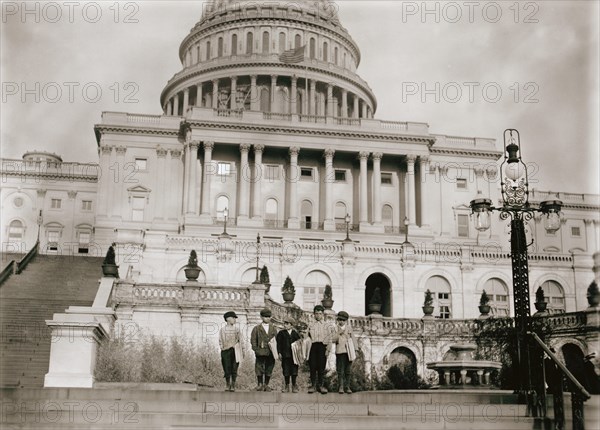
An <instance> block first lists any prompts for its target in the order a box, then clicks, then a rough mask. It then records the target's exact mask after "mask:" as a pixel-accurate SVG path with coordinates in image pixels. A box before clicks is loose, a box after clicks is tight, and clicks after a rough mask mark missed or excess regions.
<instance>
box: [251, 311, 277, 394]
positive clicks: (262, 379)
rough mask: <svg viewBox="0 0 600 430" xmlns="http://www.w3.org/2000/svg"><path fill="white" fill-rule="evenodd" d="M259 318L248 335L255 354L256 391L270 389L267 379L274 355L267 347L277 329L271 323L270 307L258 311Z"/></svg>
mask: <svg viewBox="0 0 600 430" xmlns="http://www.w3.org/2000/svg"><path fill="white" fill-rule="evenodd" d="M260 318H261V319H262V323H260V324H258V325H257V326H255V327H254V328H253V329H252V334H251V335H250V343H251V344H252V350H253V351H254V353H255V354H256V364H255V365H254V371H255V372H256V379H257V380H258V385H257V387H256V391H271V388H270V387H269V380H270V379H271V375H272V374H273V367H275V357H273V353H272V352H271V349H270V348H269V342H270V341H271V339H273V338H274V337H275V336H277V329H276V328H275V326H274V325H273V324H271V310H270V309H263V310H262V311H260Z"/></svg>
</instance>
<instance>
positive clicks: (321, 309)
mask: <svg viewBox="0 0 600 430" xmlns="http://www.w3.org/2000/svg"><path fill="white" fill-rule="evenodd" d="M319 311H321V312H325V308H324V307H323V306H321V305H317V306H315V307H314V308H313V312H319Z"/></svg>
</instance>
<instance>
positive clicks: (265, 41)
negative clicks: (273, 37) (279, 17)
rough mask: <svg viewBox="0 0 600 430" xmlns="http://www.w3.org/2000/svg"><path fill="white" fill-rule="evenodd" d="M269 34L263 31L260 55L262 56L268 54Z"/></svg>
mask: <svg viewBox="0 0 600 430" xmlns="http://www.w3.org/2000/svg"><path fill="white" fill-rule="evenodd" d="M269 42H270V41H269V32H268V31H264V32H263V34H262V53H263V54H268V53H269Z"/></svg>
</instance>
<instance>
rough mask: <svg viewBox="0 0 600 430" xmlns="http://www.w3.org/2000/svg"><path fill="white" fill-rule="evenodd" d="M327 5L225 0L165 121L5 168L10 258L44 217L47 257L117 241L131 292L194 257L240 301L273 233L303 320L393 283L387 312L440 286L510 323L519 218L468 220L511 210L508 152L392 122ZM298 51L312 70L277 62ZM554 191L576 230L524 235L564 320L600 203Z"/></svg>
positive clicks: (594, 244) (449, 299)
mask: <svg viewBox="0 0 600 430" xmlns="http://www.w3.org/2000/svg"><path fill="white" fill-rule="evenodd" d="M316 4H317V6H315V3H313V2H297V4H296V3H294V5H289V4H287V3H286V5H284V6H285V7H284V6H282V5H279V4H277V3H276V2H275V3H268V4H266V5H262V6H259V5H257V4H256V3H255V2H246V1H240V2H237V1H236V2H229V1H215V2H214V3H213V4H212V7H209V8H206V9H205V10H204V13H203V16H202V18H201V20H200V21H199V22H198V24H197V25H195V26H194V28H192V29H191V31H190V33H189V34H188V36H186V37H185V39H184V40H183V42H182V44H181V46H180V50H179V53H180V58H181V62H182V70H181V71H180V72H178V73H177V74H175V75H174V76H173V78H172V79H171V80H169V82H168V83H167V85H166V86H165V88H164V90H163V92H162V94H161V106H162V108H163V114H162V115H142V114H129V113H116V112H104V113H103V114H102V119H101V122H100V123H99V124H98V125H96V126H95V128H94V129H95V133H96V138H97V144H98V155H99V160H98V163H97V164H89V165H88V164H85V165H83V164H75V163H64V162H62V160H61V159H59V158H56V156H51V155H50V156H47V157H46V156H38V158H39V159H37V160H36V159H33V158H32V159H27V154H26V157H25V158H26V159H24V160H2V178H3V183H2V191H1V201H2V235H3V240H2V241H3V243H4V244H5V245H4V249H11V250H13V251H14V250H15V249H17V248H23V249H24V250H27V249H29V248H30V247H31V246H33V243H34V242H35V240H36V238H37V231H38V226H37V223H38V220H39V222H41V226H40V229H39V231H40V241H41V249H42V252H48V253H52V252H61V253H73V254H76V255H85V253H86V252H87V253H88V255H89V254H93V255H102V254H104V253H105V252H106V248H107V246H108V245H110V244H111V243H113V242H114V243H116V245H117V254H118V255H117V257H118V264H119V265H120V266H121V275H122V276H123V277H124V278H126V279H127V281H128V282H129V281H131V282H135V283H140V284H172V283H178V282H182V281H184V279H185V277H184V275H183V267H184V266H185V265H186V262H187V257H188V255H189V252H190V250H192V249H195V250H196V251H197V252H198V254H199V260H200V261H199V265H200V267H201V268H202V273H201V275H200V281H201V283H202V284H204V285H206V286H207V287H211V288H212V287H215V288H221V287H239V288H241V289H242V290H243V289H245V288H247V286H248V285H249V284H250V283H251V282H252V281H253V280H254V279H255V270H256V269H255V266H256V261H257V246H256V235H257V233H260V234H261V236H262V239H261V244H260V248H259V252H258V254H259V255H258V262H259V265H260V266H263V265H266V266H267V267H268V268H269V272H270V275H271V283H272V284H273V288H272V291H271V297H272V298H273V299H274V300H275V301H278V302H281V301H282V298H281V295H280V289H279V286H280V285H282V284H283V280H284V279H285V277H286V276H288V275H289V276H290V277H291V278H292V280H293V281H294V283H295V285H296V288H297V296H296V297H297V298H296V302H297V303H298V304H299V305H300V306H301V307H303V308H305V309H310V308H311V307H312V306H313V305H314V304H315V303H317V302H319V301H320V298H321V295H322V291H323V289H324V286H325V285H326V284H330V285H331V286H332V289H333V299H334V300H335V304H334V309H336V310H341V309H345V310H346V311H348V312H349V313H350V314H352V315H355V316H364V315H366V314H367V313H368V311H367V305H368V303H369V301H370V300H371V297H372V295H373V292H374V290H375V289H376V288H377V287H379V288H380V289H381V291H382V293H383V294H382V296H383V297H382V301H383V303H382V314H383V315H384V316H388V317H395V318H420V317H421V309H420V307H421V304H422V301H423V294H424V292H425V290H427V289H430V290H432V291H433V292H434V306H435V315H436V316H438V317H441V318H449V319H464V318H475V317H477V316H478V315H479V312H478V310H477V304H478V300H479V296H480V295H481V292H482V291H483V289H486V291H488V293H492V296H493V297H492V303H491V304H492V309H493V312H494V313H496V314H497V315H509V314H511V313H512V302H513V300H512V291H511V288H510V285H511V284H512V282H511V266H510V258H509V254H508V249H509V244H508V230H509V227H508V223H507V222H505V221H501V220H499V219H495V220H494V221H493V222H492V229H491V230H490V231H488V232H486V233H478V232H477V231H476V230H475V229H474V227H473V226H472V225H471V222H470V217H469V214H470V209H469V201H470V200H472V199H473V198H474V197H475V196H476V195H478V193H481V194H482V195H484V196H489V197H490V198H491V199H492V200H493V201H494V202H495V203H497V202H498V201H499V199H500V193H499V173H498V165H499V158H501V156H502V153H501V151H500V150H499V149H498V145H497V143H496V141H495V140H494V139H484V138H471V137H456V136H446V135H439V134H432V133H430V132H429V126H428V124H424V123H412V122H401V121H385V120H380V119H376V118H375V113H376V110H377V100H376V98H375V95H374V94H373V92H372V91H371V89H370V88H369V85H368V84H367V83H366V82H365V81H364V80H363V79H362V78H360V76H358V74H357V69H358V66H359V64H360V51H359V49H358V47H357V46H356V43H355V42H354V41H353V40H352V38H351V36H350V35H349V34H348V32H347V31H346V30H345V29H344V28H343V27H342V25H341V24H340V22H339V19H338V17H337V15H335V14H333V15H332V14H331V13H326V12H327V11H328V10H329V9H328V8H327V4H328V3H327V2H326V1H323V2H317V3H316ZM302 46H304V47H305V48H304V59H303V60H302V61H301V62H299V63H289V62H285V61H282V60H281V58H280V54H281V53H282V52H284V51H288V50H292V49H295V48H298V47H302ZM523 144H524V145H527V142H524V143H523ZM46 155H48V154H46ZM52 157H54V158H52ZM554 196H557V197H558V198H560V199H561V200H563V202H564V207H563V214H564V221H563V224H562V228H561V229H560V230H559V231H558V232H556V233H555V234H553V235H548V234H546V232H545V231H544V229H543V227H542V223H541V219H540V218H539V217H536V218H534V219H533V220H531V221H529V222H528V224H527V231H528V239H529V240H533V245H532V247H531V248H530V256H531V261H530V286H531V294H532V301H533V293H534V292H535V290H536V289H537V288H538V287H539V286H542V287H543V288H544V289H545V291H546V295H547V296H548V297H549V298H550V308H551V310H552V311H556V312H574V311H578V310H583V309H585V308H586V307H587V302H586V300H585V288H586V287H587V285H588V284H589V283H590V281H591V280H592V273H591V270H590V269H591V268H592V258H591V256H592V254H593V252H595V251H597V250H598V249H599V248H600V246H599V243H600V242H599V241H600V239H599V216H598V209H599V208H600V204H599V198H598V196H597V195H586V194H565V193H546V192H540V191H537V190H532V191H531V193H530V201H531V202H532V203H533V204H534V205H535V204H537V203H539V202H540V201H543V200H546V199H547V198H549V197H554ZM57 200H59V201H60V202H56V201H57ZM20 202H22V203H20ZM84 202H85V203H84ZM17 203H18V204H17ZM57 205H59V207H53V206H57ZM88 208H91V209H88ZM225 208H226V209H227V232H228V234H229V235H230V236H224V235H221V233H222V232H223V229H224V222H225V218H224V214H225V211H224V209H225ZM40 210H41V211H42V212H41V217H40ZM346 215H348V216H349V220H350V221H349V223H348V224H346V222H345V218H346ZM346 228H348V230H349V237H350V239H351V241H344V238H345V236H346ZM406 241H408V242H410V245H411V246H409V245H408V244H407V243H406ZM84 242H85V243H87V245H86V246H81V244H82V243H84ZM9 244H10V245H9ZM15 244H17V245H15ZM15 247H16V248H15Z"/></svg>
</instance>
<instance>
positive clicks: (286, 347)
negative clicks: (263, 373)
mask: <svg viewBox="0 0 600 430" xmlns="http://www.w3.org/2000/svg"><path fill="white" fill-rule="evenodd" d="M293 323H294V321H293V320H292V318H290V317H285V318H284V320H283V330H280V331H279V333H277V338H276V339H277V352H278V354H279V359H280V360H281V370H283V378H284V380H285V387H284V388H283V389H282V390H281V391H282V392H283V393H287V392H289V391H290V377H291V378H292V393H297V392H298V385H296V378H297V377H298V365H297V364H294V358H293V355H292V343H294V342H296V341H297V340H299V339H300V335H299V334H298V332H297V331H296V330H294V326H293Z"/></svg>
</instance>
